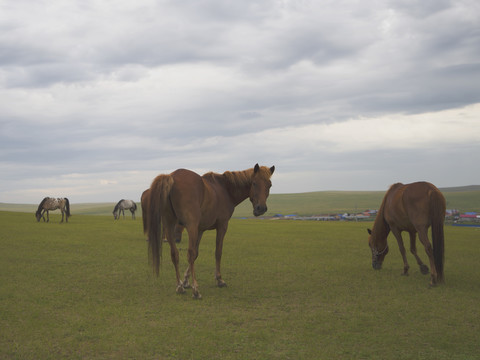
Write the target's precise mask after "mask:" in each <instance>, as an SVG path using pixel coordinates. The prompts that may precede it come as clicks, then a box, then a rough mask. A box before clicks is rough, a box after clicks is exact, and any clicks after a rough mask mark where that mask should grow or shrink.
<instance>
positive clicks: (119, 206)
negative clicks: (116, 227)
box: [113, 199, 137, 220]
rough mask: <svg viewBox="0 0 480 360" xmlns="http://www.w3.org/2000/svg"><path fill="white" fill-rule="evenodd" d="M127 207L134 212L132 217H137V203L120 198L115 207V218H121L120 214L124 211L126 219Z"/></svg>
mask: <svg viewBox="0 0 480 360" xmlns="http://www.w3.org/2000/svg"><path fill="white" fill-rule="evenodd" d="M125 209H128V210H130V212H131V213H132V219H135V211H137V204H135V201H133V200H125V199H122V200H120V201H119V202H118V203H117V205H115V208H114V209H113V218H114V219H115V220H118V219H120V214H121V213H123V218H124V219H125Z"/></svg>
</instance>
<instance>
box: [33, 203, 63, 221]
mask: <svg viewBox="0 0 480 360" xmlns="http://www.w3.org/2000/svg"><path fill="white" fill-rule="evenodd" d="M57 209H60V211H61V212H62V221H60V222H61V223H62V222H63V219H64V216H65V215H66V217H65V221H66V222H68V218H69V217H70V201H68V199H67V198H51V197H46V198H44V199H43V200H42V201H41V203H40V204H39V205H38V209H37V212H36V213H35V217H36V218H37V221H40V219H43V221H44V222H45V212H46V213H47V222H49V221H50V216H49V213H48V212H49V211H50V210H57Z"/></svg>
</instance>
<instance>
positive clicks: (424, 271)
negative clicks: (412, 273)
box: [420, 265, 430, 275]
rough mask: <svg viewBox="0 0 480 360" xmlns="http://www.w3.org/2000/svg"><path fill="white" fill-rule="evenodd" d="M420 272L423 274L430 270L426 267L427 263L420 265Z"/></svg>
mask: <svg viewBox="0 0 480 360" xmlns="http://www.w3.org/2000/svg"><path fill="white" fill-rule="evenodd" d="M420 272H421V273H422V274H423V275H427V274H428V273H429V272H430V270H429V269H428V266H427V265H420Z"/></svg>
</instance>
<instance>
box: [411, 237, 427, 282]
mask: <svg viewBox="0 0 480 360" xmlns="http://www.w3.org/2000/svg"><path fill="white" fill-rule="evenodd" d="M410 252H411V253H412V254H413V256H415V259H416V260H417V264H418V266H420V272H421V273H422V274H423V275H427V274H428V272H429V270H428V266H427V265H425V264H424V263H423V262H422V260H421V259H420V257H419V256H418V254H417V242H416V233H415V232H411V233H410Z"/></svg>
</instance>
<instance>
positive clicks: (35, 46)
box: [0, 0, 480, 203]
mask: <svg viewBox="0 0 480 360" xmlns="http://www.w3.org/2000/svg"><path fill="white" fill-rule="evenodd" d="M479 153H480V2H478V0H459V1H447V0H422V1H415V0H399V1H395V0H391V1H389V0H363V1H344V0H334V1H320V0H294V1H290V0H258V1H253V0H242V1H232V0H182V1H176V0H175V1H164V0H135V1H131V0H128V1H126V0H115V1H113V0H81V1H76V0H71V1H64V0H48V1H47V0H0V202H6V203H38V202H40V201H41V199H42V198H43V197H45V196H52V197H68V198H69V199H70V201H71V202H73V203H86V202H114V201H118V200H119V199H122V198H126V199H133V200H135V201H139V199H140V195H141V193H142V191H143V190H145V189H146V188H148V187H149V186H150V183H151V181H152V180H153V178H154V177H155V176H156V175H158V174H160V173H170V172H172V171H173V170H175V169H178V168H187V169H190V170H193V171H196V172H198V173H199V174H203V173H205V172H208V171H215V172H219V173H223V172H224V171H226V170H230V171H232V170H244V169H248V168H252V167H253V166H254V165H255V164H256V163H259V164H260V165H265V166H269V167H270V166H272V165H275V168H276V170H275V173H274V175H273V177H272V183H273V186H272V189H271V193H279V194H280V193H302V192H310V191H327V190H360V191H371V190H380V191H383V190H385V191H386V190H387V189H388V187H389V186H390V185H391V184H393V183H396V182H404V183H409V182H413V181H420V180H425V181H430V182H432V183H433V184H435V185H437V186H438V187H449V186H464V185H472V184H480V166H478V155H479Z"/></svg>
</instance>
